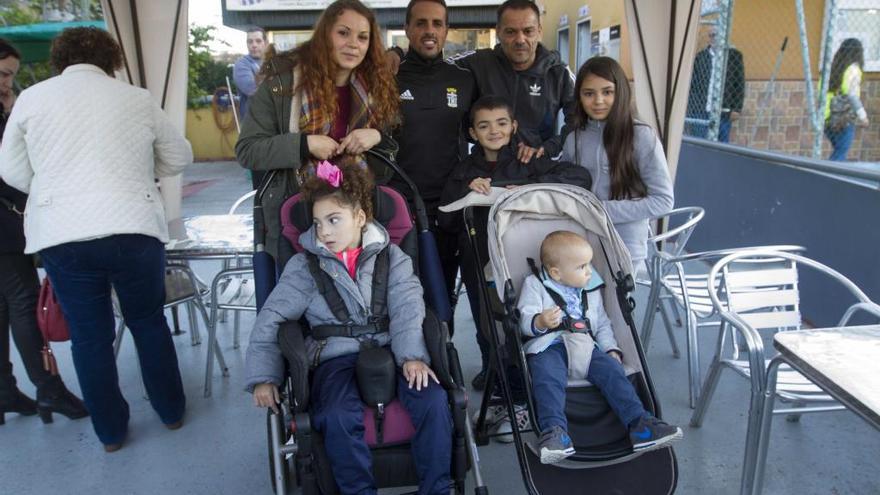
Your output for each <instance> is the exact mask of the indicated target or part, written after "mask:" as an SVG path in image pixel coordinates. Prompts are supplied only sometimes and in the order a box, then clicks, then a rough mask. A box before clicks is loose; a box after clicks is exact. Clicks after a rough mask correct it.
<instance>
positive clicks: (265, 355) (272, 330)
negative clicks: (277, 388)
mask: <svg viewBox="0 0 880 495" xmlns="http://www.w3.org/2000/svg"><path fill="white" fill-rule="evenodd" d="M300 243H301V244H302V246H303V248H304V249H305V250H306V251H308V252H310V253H313V254H315V255H317V256H318V259H319V261H320V267H321V269H322V270H324V271H325V272H327V273H328V274H329V275H330V277H332V278H333V280H334V282H335V285H336V288H337V290H338V291H339V295H340V296H341V297H342V300H343V302H345V306H346V308H348V311H349V314H350V315H351V317H352V319H353V320H354V323H355V324H358V325H363V324H366V323H367V320H368V318H369V317H370V316H371V315H370V302H371V301H370V299H371V296H372V287H373V268H374V265H375V261H376V255H377V254H378V253H379V251H381V250H382V249H383V248H384V247H385V246H387V245H388V244H389V238H388V233H387V232H386V231H385V229H384V228H382V226H380V225H379V224H377V223H370V224H368V226H367V230H366V232H365V233H364V237H363V243H362V246H363V251H362V252H361V255H360V257H359V258H358V261H357V280H354V279H352V278H351V276H349V274H348V271H347V270H346V268H345V266H344V265H343V264H342V262H341V261H340V260H339V259H338V258H337V257H336V255H334V254H333V253H331V252H330V251H329V250H328V249H327V248H326V247H325V246H324V245H323V244H322V243H320V242H319V241H318V240H317V238H316V236H315V229H314V227H313V228H311V229H309V230H307V231H306V232H305V233H303V235H302V236H301V237H300ZM388 254H389V269H388V316H389V318H390V320H391V323H390V329H389V330H390V331H389V332H388V333H385V334H379V335H378V338H377V340H378V342H379V344H380V345H383V346H385V345H388V344H389V343H390V344H391V351H392V352H393V353H394V357H395V360H396V361H397V364H398V366H401V365H403V363H404V362H405V361H409V360H416V359H417V360H419V361H423V362H425V363H426V364H428V365H430V364H431V361H430V358H429V357H428V350H427V347H426V346H425V339H424V336H423V335H422V322H423V320H424V319H425V303H424V300H423V299H422V285H421V283H420V282H419V279H418V277H416V275H415V273H414V272H413V264H412V259H411V258H410V257H409V256H407V255H406V253H404V252H403V251H401V250H400V248H399V247H397V246H395V245H393V244H392V245H391V246H390V247H389V253H388ZM303 315H305V317H306V319H307V320H308V322H309V324H311V325H312V326H316V325H335V324H340V323H342V322H340V321H337V320H336V318H334V316H333V312H332V311H330V308H329V307H328V306H327V303H326V301H324V298H323V297H321V294H320V293H319V292H318V289H317V285H316V284H315V280H314V279H313V278H312V274H311V273H310V272H309V267H308V262H307V260H306V255H305V254H303V253H300V254H297V255H296V256H294V257H293V258H291V259H290V261H289V262H288V263H287V266H286V267H285V268H284V273H283V274H282V275H281V279H280V280H279V281H278V285H277V286H276V287H275V289H274V290H273V291H272V293H271V294H270V295H269V298H268V299H267V300H266V303H265V304H264V305H263V308H262V309H261V310H260V313H259V314H258V315H257V321H256V322H255V323H254V330H253V332H252V333H251V338H250V344H249V345H248V350H247V356H246V361H245V376H246V379H245V383H246V389H247V391H248V392H253V389H254V387H255V386H256V385H258V384H261V383H274V384H275V385H281V381H282V376H283V372H284V360H283V358H282V356H281V348H280V347H279V345H278V328H279V326H280V325H281V324H282V323H283V322H285V321H293V320H298V319H299V318H300V317H301V316H303ZM305 343H306V355H307V356H308V358H309V361H310V362H312V363H320V362H323V361H326V360H328V359H332V358H335V357H339V356H344V355H347V354H354V353H357V352H358V350H359V348H360V343H359V341H358V340H357V339H354V338H349V337H331V338H328V339H327V340H325V341H323V342H318V341H316V340H314V339H312V338H311V337H306V340H305Z"/></svg>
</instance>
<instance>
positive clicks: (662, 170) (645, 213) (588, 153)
mask: <svg viewBox="0 0 880 495" xmlns="http://www.w3.org/2000/svg"><path fill="white" fill-rule="evenodd" d="M574 87H575V91H576V96H577V98H578V103H579V104H578V106H577V109H576V113H575V125H576V128H575V132H572V133H571V134H569V135H568V137H567V138H566V140H565V146H564V148H563V152H562V159H563V160H568V161H572V162H575V163H577V164H579V165H581V166H583V167H586V168H587V169H588V170H589V171H590V174H591V175H592V176H593V187H592V192H593V193H594V194H595V195H596V196H597V197H598V198H599V199H600V200H602V203H603V205H604V206H605V210H606V211H607V212H608V216H609V218H610V219H611V221H612V222H613V223H614V227H615V229H617V232H618V233H619V234H620V237H621V238H622V239H623V241H624V243H625V244H626V247H627V248H628V249H629V252H630V255H631V257H632V260H633V266H634V267H638V266H639V264H640V263H641V262H642V261H643V260H644V259H645V256H646V251H647V249H646V241H647V238H648V219H649V218H651V217H654V216H658V215H662V214H664V213H667V212H669V211H670V210H671V209H672V204H673V193H672V181H671V180H670V178H669V169H668V167H667V164H666V156H665V155H664V153H663V146H662V145H661V144H660V140H659V139H658V137H657V133H656V132H654V129H652V128H651V127H650V126H649V125H647V124H645V123H642V122H639V121H637V120H636V119H635V117H634V115H633V113H634V112H633V102H632V92H631V90H630V87H629V81H627V79H626V74H625V73H624V72H623V68H621V67H620V64H618V63H617V62H616V61H615V60H614V59H612V58H609V57H594V58H591V59H589V60H587V61H586V62H585V63H584V65H583V66H581V68H580V70H579V71H578V75H577V80H576V81H575V86H574Z"/></svg>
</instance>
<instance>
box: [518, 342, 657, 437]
mask: <svg viewBox="0 0 880 495" xmlns="http://www.w3.org/2000/svg"><path fill="white" fill-rule="evenodd" d="M528 360H529V373H530V374H531V376H532V395H533V396H534V399H535V409H537V413H538V427H540V428H541V431H542V432H543V431H547V430H549V429H550V428H552V427H554V426H559V427H560V428H562V429H563V430H565V431H568V421H567V420H566V418H565V387H566V385H567V383H568V354H567V353H566V351H565V345H564V344H563V343H561V342H559V343H556V344H553V345H551V346H550V347H548V348H547V349H544V350H543V351H541V352H539V353H537V354H529V357H528ZM587 380H589V381H590V383H592V384H593V385H595V386H596V387H597V388H598V389H599V391H600V392H601V393H602V396H604V397H605V400H606V401H608V405H609V406H611V410H612V411H614V413H615V414H616V415H617V417H618V418H620V421H621V422H622V423H623V425H624V426H626V427H627V428H628V427H630V426H631V425H633V424H635V422H636V421H638V420H639V419H640V418H641V417H642V416H644V415H646V414H647V412H646V411H645V407H644V406H643V405H642V401H641V400H639V396H638V395H636V391H635V389H634V388H633V386H632V384H631V383H630V382H629V380H627V378H626V374H625V372H624V371H623V366H621V364H620V363H618V362H617V360H616V359H614V358H613V357H611V356H609V355H608V354H605V353H604V352H602V351H600V350H599V348H598V347H593V355H592V358H591V361H590V368H589V369H588V370H587Z"/></svg>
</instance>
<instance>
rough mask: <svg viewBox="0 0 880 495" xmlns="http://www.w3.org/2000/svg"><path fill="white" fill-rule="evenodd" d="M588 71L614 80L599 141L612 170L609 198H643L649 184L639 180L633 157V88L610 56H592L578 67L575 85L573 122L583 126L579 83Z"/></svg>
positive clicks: (583, 114)
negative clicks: (610, 99)
mask: <svg viewBox="0 0 880 495" xmlns="http://www.w3.org/2000/svg"><path fill="white" fill-rule="evenodd" d="M591 74H592V75H594V76H598V77H601V78H602V79H605V80H608V81H611V82H613V83H614V104H613V105H612V106H611V111H610V112H608V117H607V118H606V119H605V129H604V131H603V133H602V143H603V144H604V145H605V152H606V153H607V154H608V165H609V167H608V168H609V170H610V171H611V199H615V200H616V199H634V198H643V197H645V196H647V195H648V187H647V186H645V183H644V181H642V176H641V175H640V174H639V169H638V168H637V167H636V163H635V160H634V158H633V154H634V151H635V126H636V122H635V118H634V117H633V108H632V107H633V103H632V91H631V90H630V87H629V81H628V80H627V79H626V73H625V72H623V68H622V67H621V66H620V64H618V63H617V61H616V60H614V59H613V58H610V57H593V58H591V59H589V60H587V61H586V62H585V63H584V65H582V66H581V68H580V70H578V74H577V80H576V81H575V85H574V88H575V96H576V97H577V98H578V102H579V103H578V105H577V110H576V112H575V125H576V126H577V127H579V128H583V127H586V125H587V123H588V122H589V120H590V117H589V116H588V115H587V112H586V111H585V110H584V107H583V105H581V104H580V95H581V86H582V85H583V84H584V81H585V80H586V79H587V76H589V75H591Z"/></svg>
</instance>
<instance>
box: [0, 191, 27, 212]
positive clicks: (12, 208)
mask: <svg viewBox="0 0 880 495" xmlns="http://www.w3.org/2000/svg"><path fill="white" fill-rule="evenodd" d="M0 204H2V205H3V206H5V207H6V209H7V210H9V211H11V212H12V213H15V214H16V215H18V216H20V217H23V216H24V212H23V211H19V210H18V207H16V206H15V203H13V202H12V201H10V200H9V199H7V198H4V197H3V196H0Z"/></svg>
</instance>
